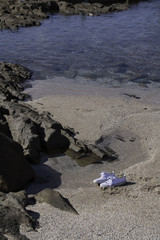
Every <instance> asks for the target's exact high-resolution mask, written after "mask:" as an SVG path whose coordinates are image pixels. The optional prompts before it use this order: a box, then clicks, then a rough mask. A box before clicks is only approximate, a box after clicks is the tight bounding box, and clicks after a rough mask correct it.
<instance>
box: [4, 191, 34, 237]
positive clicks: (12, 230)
mask: <svg viewBox="0 0 160 240" xmlns="http://www.w3.org/2000/svg"><path fill="white" fill-rule="evenodd" d="M26 205H27V195H26V193H25V191H20V192H17V193H9V194H4V193H1V192H0V233H1V235H2V238H1V239H5V238H4V236H3V234H9V235H11V236H13V237H14V238H15V239H19V240H22V239H24V240H27V239H28V238H26V237H25V236H24V235H21V234H20V232H19V227H20V225H21V224H24V225H26V227H27V228H28V229H29V230H34V229H35V227H36V226H37V223H36V221H35V220H34V219H33V218H32V217H31V216H30V215H29V214H28V213H27V211H26V209H25V206H26ZM0 237H1V236H0Z"/></svg>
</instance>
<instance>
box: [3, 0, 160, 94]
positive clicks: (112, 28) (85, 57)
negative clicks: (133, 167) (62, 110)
mask: <svg viewBox="0 0 160 240" xmlns="http://www.w3.org/2000/svg"><path fill="white" fill-rule="evenodd" d="M0 60H1V61H11V62H14V63H19V64H22V65H24V66H26V67H28V68H29V69H31V70H32V71H33V80H32V85H33V89H34V87H35V89H38V91H39V92H40V95H41V94H42V95H43V96H45V94H47V89H48V90H49V89H51V88H54V86H56V85H57V84H59V85H60V86H62V87H63V86H69V87H70V88H71V89H72V86H74V87H73V89H74V90H75V88H76V87H75V86H76V85H77V86H80V85H81V86H86V87H88V88H89V87H91V86H98V87H103V88H105V87H111V86H112V87H121V86H123V87H131V88H133V87H149V88H159V86H160V1H159V0H150V1H146V2H141V3H139V4H137V5H133V6H132V7H131V8H130V9H129V10H128V11H123V12H118V13H112V14H107V15H101V16H94V17H88V16H63V15H58V14H57V15H53V16H51V17H50V18H49V19H47V20H44V21H43V22H42V25H41V26H40V27H29V28H21V29H20V30H19V31H18V32H10V31H2V32H0ZM37 84H38V85H37ZM32 94H33V95H34V91H33V92H32Z"/></svg>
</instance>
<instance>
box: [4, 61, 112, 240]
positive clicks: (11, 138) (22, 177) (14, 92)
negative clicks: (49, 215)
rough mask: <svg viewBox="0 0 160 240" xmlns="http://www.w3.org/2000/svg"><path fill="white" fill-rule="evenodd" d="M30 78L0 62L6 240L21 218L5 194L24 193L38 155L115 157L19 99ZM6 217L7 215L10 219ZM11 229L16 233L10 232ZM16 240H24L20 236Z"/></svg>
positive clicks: (17, 226)
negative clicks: (21, 191) (83, 140)
mask: <svg viewBox="0 0 160 240" xmlns="http://www.w3.org/2000/svg"><path fill="white" fill-rule="evenodd" d="M30 77H31V74H30V72H29V70H28V69H26V68H24V67H22V66H19V65H16V64H12V63H4V62H0V145H1V147H0V196H2V199H3V200H2V201H3V204H1V201H0V219H3V223H4V224H2V227H1V228H0V234H1V239H5V236H4V235H3V234H4V233H7V234H8V233H9V234H12V235H15V234H19V225H20V224H21V222H19V221H18V220H16V218H17V217H15V216H18V218H19V216H20V215H16V214H20V212H19V210H17V212H16V206H17V205H15V206H14V207H15V209H13V208H11V209H10V205H8V204H10V203H9V202H8V200H7V199H8V196H10V195H8V193H9V192H15V191H20V190H23V189H24V186H25V185H26V184H29V183H30V182H31V181H32V180H33V179H34V177H35V173H34V171H33V169H32V167H31V165H30V164H39V163H40V160H41V155H40V153H41V152H45V153H47V154H55V153H64V152H66V151H67V150H68V151H70V155H72V156H73V155H74V156H75V157H77V158H78V159H81V158H83V160H84V157H85V155H86V156H88V155H90V156H92V157H96V160H97V158H99V159H102V158H103V157H109V158H110V157H111V158H115V157H116V154H115V153H114V152H113V151H111V150H110V149H105V150H103V149H100V148H99V147H97V146H95V145H91V144H87V143H84V142H82V141H79V140H78V139H76V138H75V133H74V131H73V130H72V129H70V128H64V127H63V126H62V125H61V124H60V123H58V122H56V121H54V120H53V119H52V117H51V116H50V114H49V113H47V112H43V113H41V114H39V113H38V112H37V111H36V110H34V109H32V108H31V106H30V105H28V104H27V103H24V102H23V101H22V100H24V99H25V98H27V97H28V96H26V95H25V94H23V92H22V90H23V87H22V86H21V82H23V81H25V80H27V79H28V78H30ZM71 152H72V154H71ZM49 193H51V195H53V196H55V197H54V198H55V201H53V203H52V205H54V204H56V206H57V201H59V200H56V198H57V197H58V198H60V199H61V206H60V208H61V209H69V211H70V210H73V209H72V206H70V205H69V202H68V205H66V204H67V203H66V201H65V199H63V197H62V196H60V195H59V194H58V193H57V192H56V193H54V192H53V193H52V191H51V192H49ZM47 194H48V192H47ZM47 196H48V195H47ZM43 197H44V196H43ZM16 201H18V200H16ZM46 201H47V200H46ZM63 205H64V208H63ZM20 211H21V212H23V213H22V215H24V217H25V218H26V212H25V211H24V210H23V211H22V208H21V210H20ZM74 211H75V210H74ZM14 212H16V214H14ZM5 216H9V218H10V219H8V217H5ZM20 218H21V217H20ZM8 224H9V225H8ZM5 226H8V227H5ZM13 228H14V229H15V230H14V231H16V232H12V229H13ZM9 229H10V230H9ZM17 239H18V237H17ZM19 239H26V238H25V236H24V238H23V237H22V236H20V238H19Z"/></svg>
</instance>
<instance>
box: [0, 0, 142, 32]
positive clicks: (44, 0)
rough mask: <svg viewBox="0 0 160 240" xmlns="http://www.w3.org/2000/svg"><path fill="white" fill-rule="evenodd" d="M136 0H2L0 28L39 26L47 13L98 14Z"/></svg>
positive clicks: (109, 11)
mask: <svg viewBox="0 0 160 240" xmlns="http://www.w3.org/2000/svg"><path fill="white" fill-rule="evenodd" d="M137 2H138V0H107V1H105V0H96V1H95V0H85V1H82V0H67V1H60V0H38V1H37V0H24V1H21V0H2V1H1V2H0V29H1V30H2V29H11V30H15V29H18V28H19V27H27V26H39V25H40V24H41V22H40V21H41V20H42V19H45V18H48V17H49V14H53V13H61V14H66V15H71V14H84V15H89V16H93V15H99V14H106V13H111V12H114V11H122V10H127V9H128V8H129V5H130V4H132V3H137Z"/></svg>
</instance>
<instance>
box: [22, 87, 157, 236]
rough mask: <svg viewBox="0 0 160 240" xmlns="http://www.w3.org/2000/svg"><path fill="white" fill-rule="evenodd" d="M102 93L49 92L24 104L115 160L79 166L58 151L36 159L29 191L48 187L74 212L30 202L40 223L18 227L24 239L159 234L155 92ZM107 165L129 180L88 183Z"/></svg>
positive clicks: (108, 169) (121, 90)
mask: <svg viewBox="0 0 160 240" xmlns="http://www.w3.org/2000/svg"><path fill="white" fill-rule="evenodd" d="M102 95H103V96H100V94H97V95H94V96H93V95H85V94H84V95H83V94H82V93H81V94H79V95H77V94H76V95H73V94H64V95H59V94H57V95H56V94H55V95H54V96H49V97H45V98H41V99H37V100H34V101H31V102H29V104H31V105H32V106H33V107H34V108H36V109H38V110H39V112H41V111H44V110H45V111H49V112H50V113H51V114H52V116H53V119H55V120H57V121H59V122H60V123H61V124H62V125H63V126H69V127H72V128H74V130H75V132H76V133H77V134H76V137H77V138H78V139H81V140H83V141H87V142H90V143H97V144H99V146H102V145H103V146H104V145H105V144H106V145H107V146H109V147H111V148H112V149H113V150H114V151H115V152H116V153H117V154H118V155H119V158H118V160H116V161H112V162H107V161H101V162H99V163H97V164H90V165H88V166H86V167H80V166H79V165H78V163H77V162H76V161H74V160H72V159H70V158H69V157H67V156H65V155H64V156H56V157H50V158H48V159H47V158H46V159H43V163H42V164H41V165H39V166H37V167H35V169H36V171H37V174H38V175H39V177H37V180H36V182H35V183H34V184H33V185H31V186H30V187H29V188H28V193H29V194H34V193H37V192H38V191H40V190H42V189H44V188H45V187H51V188H54V189H55V190H57V191H59V192H60V193H61V194H62V195H63V196H64V197H66V198H68V200H69V201H70V203H71V204H72V205H73V207H74V208H75V209H76V211H77V212H78V213H79V215H74V214H72V213H67V212H64V211H61V210H59V209H56V208H53V207H51V206H50V205H48V204H45V203H41V204H40V203H36V204H35V205H31V206H29V207H28V209H29V210H32V211H34V212H36V213H37V215H40V216H39V222H40V228H39V229H37V231H36V232H27V231H26V230H25V229H22V232H23V233H25V234H26V236H27V237H28V238H29V239H34V240H38V239H46V240H51V239H84V240H86V239H88V240H90V239H98V240H103V239H104V240H106V239H116V240H119V239H144V240H147V239H159V235H160V228H159V223H160V221H159V214H160V161H159V155H160V154H159V153H160V150H159V149H160V148H159V144H160V140H159V139H160V128H159V125H160V100H159V97H158V95H159V94H158V91H157V92H152V91H146V90H143V91H142V90H141V91H140V90H139V91H138V90H133V89H128V90H127V89H123V88H121V89H108V91H107V92H105V93H103V94H102ZM112 170H113V171H115V174H116V175H121V174H126V176H127V182H128V183H127V184H126V185H125V186H121V187H116V188H109V189H106V190H102V189H100V187H99V186H97V185H95V184H94V183H93V180H94V179H95V178H97V177H99V175H100V172H101V171H108V172H110V171H112ZM38 175H37V176H38ZM42 178H43V179H42ZM44 179H46V180H48V182H47V181H46V183H45V182H44Z"/></svg>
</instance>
